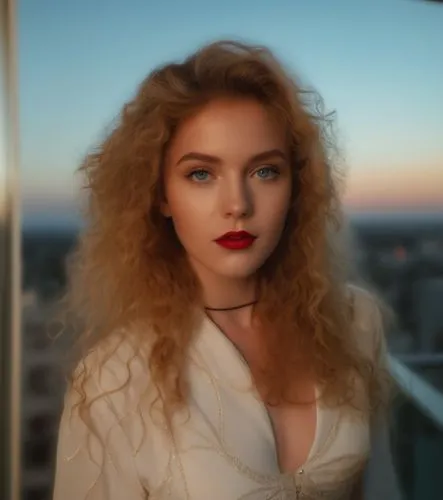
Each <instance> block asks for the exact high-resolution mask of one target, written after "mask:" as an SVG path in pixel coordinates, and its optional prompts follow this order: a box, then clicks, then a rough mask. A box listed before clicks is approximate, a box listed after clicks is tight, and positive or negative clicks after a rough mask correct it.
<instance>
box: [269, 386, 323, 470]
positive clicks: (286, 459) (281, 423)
mask: <svg viewBox="0 0 443 500" xmlns="http://www.w3.org/2000/svg"><path fill="white" fill-rule="evenodd" d="M312 392H313V393H314V401H312V402H309V403H305V404H299V405H284V406H283V405H281V406H269V405H266V409H267V412H268V415H269V420H270V424H271V427H272V430H273V435H274V441H275V451H276V455H277V459H278V465H279V469H280V471H281V472H283V473H287V472H289V473H291V472H295V471H298V470H299V469H301V468H302V467H303V465H304V464H305V463H306V462H307V461H308V459H309V457H310V455H311V450H312V448H313V445H314V442H315V438H316V430H317V403H316V402H315V390H314V389H312Z"/></svg>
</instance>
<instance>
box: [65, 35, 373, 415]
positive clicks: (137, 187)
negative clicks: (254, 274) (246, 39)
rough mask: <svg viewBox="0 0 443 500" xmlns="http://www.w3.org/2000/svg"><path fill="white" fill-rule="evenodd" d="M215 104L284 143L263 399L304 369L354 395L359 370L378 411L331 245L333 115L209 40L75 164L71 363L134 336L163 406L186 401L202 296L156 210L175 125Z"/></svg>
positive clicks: (278, 73)
mask: <svg viewBox="0 0 443 500" xmlns="http://www.w3.org/2000/svg"><path fill="white" fill-rule="evenodd" d="M223 96H225V97H227V96H228V97H237V98H239V99H241V98H253V99H256V100H257V101H258V102H260V103H262V104H263V105H264V106H266V107H267V108H268V109H270V110H271V111H272V112H274V113H276V114H277V116H278V117H279V120H280V122H281V123H284V124H285V125H286V130H287V133H288V137H289V140H290V146H291V155H292V168H293V172H294V175H293V178H294V185H293V196H292V203H291V206H290V210H289V213H288V216H287V222H286V226H285V230H284V233H283V236H282V238H281V241H280V242H279V244H278V246H277V248H276V250H275V252H274V253H273V255H271V257H270V258H269V259H268V261H267V262H266V263H265V265H264V266H263V268H262V269H260V270H259V299H260V300H259V303H258V305H257V308H256V310H255V314H256V315H257V317H258V318H260V321H261V322H262V323H264V324H266V325H268V326H269V327H270V328H272V331H273V332H275V333H273V335H268V336H267V338H266V339H265V340H266V342H267V349H268V353H269V354H270V356H269V359H270V361H269V366H267V371H266V376H265V378H264V380H265V381H266V394H267V399H268V400H269V401H270V402H271V401H274V402H279V401H282V400H284V399H285V398H286V397H287V394H286V392H287V391H286V389H287V381H288V380H296V379H297V375H299V371H300V369H301V366H303V365H302V364H301V361H303V360H305V361H306V360H308V364H309V368H310V370H312V372H313V374H314V376H315V378H316V380H317V381H318V382H319V383H320V384H322V385H323V386H324V387H325V391H324V394H323V398H324V399H325V400H327V401H329V402H331V403H334V404H342V403H343V401H344V400H346V398H348V397H349V399H352V392H353V387H354V384H353V382H352V377H350V374H351V373H357V374H358V375H359V376H360V377H361V379H362V380H363V381H364V384H365V387H366V389H367V391H366V393H367V394H368V395H369V400H370V402H371V406H376V405H377V404H378V403H379V402H380V401H381V399H382V396H381V394H382V391H381V390H380V389H381V386H382V382H381V380H380V377H379V372H378V370H377V369H376V367H375V366H374V362H373V361H371V360H370V359H368V358H367V357H365V356H363V355H362V354H361V352H360V351H359V350H358V349H357V347H356V344H355V342H354V339H353V335H352V315H351V314H350V304H351V300H350V294H349V288H348V287H347V276H348V271H349V269H348V267H347V265H346V256H345V255H344V253H343V251H342V250H343V249H340V244H339V243H340V241H339V235H340V224H341V222H342V219H343V216H342V211H341V205H340V199H339V198H340V193H339V189H338V186H340V182H341V179H342V172H341V171H340V169H339V165H338V162H337V161H336V159H337V155H336V153H337V150H336V148H335V147H334V142H333V141H332V140H331V137H332V136H331V134H330V133H329V132H330V125H331V116H330V115H327V114H325V113H324V112H323V106H322V101H321V99H320V98H319V96H318V95H317V94H316V93H315V92H314V91H312V90H303V89H302V88H301V85H299V84H298V83H297V81H296V79H295V78H293V77H291V76H289V74H288V73H287V72H286V71H285V70H284V68H283V66H282V64H281V63H280V62H279V61H278V60H277V59H276V58H275V57H274V56H273V55H272V53H271V52H270V51H269V50H268V49H266V48H264V47H257V46H249V45H246V44H243V43H238V42H234V41H220V42H216V43H211V44H209V45H207V46H204V47H203V48H201V49H200V50H198V51H197V52H196V53H194V54H192V55H191V56H190V57H188V58H187V59H185V60H184V62H181V63H174V64H167V65H165V66H162V67H160V68H158V69H156V70H154V71H153V72H152V73H151V74H150V75H149V76H148V77H147V78H146V79H145V80H144V81H143V82H142V84H141V85H140V87H139V89H138V92H137V93H136V95H135V97H134V98H133V99H132V100H131V101H130V102H129V103H127V104H126V105H125V106H124V107H123V110H122V112H121V115H120V117H119V121H118V124H117V126H116V127H115V128H114V129H113V130H112V131H111V132H110V133H109V135H108V136H107V137H106V139H105V140H104V141H103V143H102V144H101V145H100V146H99V147H98V149H97V150H95V151H93V152H92V153H91V154H89V155H88V156H87V157H86V159H85V161H84V163H83V164H82V166H81V167H80V172H81V174H83V176H84V178H85V181H86V182H85V188H86V190H87V192H88V204H87V207H86V219H87V222H88V224H87V227H86V229H85V230H84V232H83V234H82V235H81V238H80V240H79V244H78V248H77V249H76V252H75V254H74V255H73V256H72V259H71V263H70V283H69V287H68V294H67V300H68V310H69V313H72V316H71V320H70V321H71V322H72V321H74V325H75V326H76V327H77V328H80V330H81V334H80V336H79V342H80V345H81V347H82V351H81V355H82V356H83V357H84V356H85V355H86V353H87V352H90V351H91V350H93V349H94V347H95V346H97V345H98V344H99V343H100V342H102V341H103V340H106V339H107V338H109V337H110V336H111V335H114V336H115V335H116V334H117V335H120V337H121V340H122V341H124V340H125V335H127V333H125V332H129V331H130V332H131V336H132V337H131V338H135V339H136V342H137V349H138V352H139V353H140V355H141V354H142V353H144V352H145V353H149V355H147V359H146V362H147V363H149V367H150V373H151V376H152V381H153V383H154V384H155V385H156V387H158V388H159V389H160V391H161V393H162V395H163V398H164V401H165V402H166V403H167V405H169V406H170V407H171V408H172V407H177V406H180V405H184V404H185V401H186V390H187V386H186V380H185V378H184V368H185V366H186V360H187V350H188V347H189V345H190V342H191V340H192V338H193V332H194V331H195V329H196V326H197V321H198V318H197V316H196V314H194V312H195V311H196V310H198V308H199V306H200V301H201V291H200V287H199V284H198V282H197V280H196V277H195V275H194V273H193V272H192V270H191V268H190V266H189V264H188V263H187V260H186V258H185V255H184V250H183V248H182V247H181V245H180V243H179V241H178V239H177V237H176V236H175V234H174V230H173V228H172V225H171V224H170V221H168V220H167V219H166V218H165V217H163V216H162V215H161V213H160V204H161V201H162V196H163V190H162V163H163V157H164V154H165V151H166V150H167V148H168V145H169V143H170V141H171V138H172V137H173V136H174V132H175V131H176V130H177V127H179V126H180V123H181V122H182V121H183V120H184V119H186V117H188V116H190V115H191V114H193V113H195V112H197V111H198V110H199V109H201V108H202V107H203V106H205V104H207V103H208V102H209V101H210V100H212V99H215V98H218V97H223ZM148 344H149V349H146V350H145V347H146V346H147V345H148ZM103 362H105V361H103ZM99 368H100V367H97V366H92V367H91V366H89V365H86V364H84V365H83V368H82V369H81V370H76V371H74V372H73V373H74V374H73V376H72V385H73V387H74V388H75V389H76V390H77V391H78V392H79V393H80V394H83V396H84V397H83V399H82V402H81V403H80V405H84V406H85V408H86V407H87V406H88V401H87V398H86V396H85V392H84V387H85V384H86V383H87V381H88V379H89V378H90V377H92V376H93V374H94V371H95V370H97V369H99ZM130 379H131V374H130V371H128V380H127V383H129V382H130Z"/></svg>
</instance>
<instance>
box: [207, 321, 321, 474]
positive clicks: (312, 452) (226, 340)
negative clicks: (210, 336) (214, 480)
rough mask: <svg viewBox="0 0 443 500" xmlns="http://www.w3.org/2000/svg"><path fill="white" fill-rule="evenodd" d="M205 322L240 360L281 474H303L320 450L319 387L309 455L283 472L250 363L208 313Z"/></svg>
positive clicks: (316, 395) (270, 420)
mask: <svg viewBox="0 0 443 500" xmlns="http://www.w3.org/2000/svg"><path fill="white" fill-rule="evenodd" d="M203 322H204V323H206V324H207V325H208V328H209V329H210V330H212V331H213V332H214V334H215V335H217V337H218V338H220V339H221V340H222V342H223V343H224V345H225V346H226V347H227V349H228V350H229V351H230V352H231V353H232V355H233V356H234V357H235V358H236V359H237V360H238V362H239V363H238V364H239V366H240V367H241V369H242V372H243V373H244V375H245V377H246V378H247V380H248V383H250V387H251V389H252V391H253V393H254V394H252V397H253V398H254V400H256V402H257V405H258V408H259V409H260V411H261V412H262V414H263V417H264V419H265V421H266V424H267V427H268V429H269V432H270V435H271V436H272V442H273V448H274V452H275V457H276V461H277V467H278V471H279V474H280V475H282V476H291V475H294V474H298V473H300V472H303V471H304V470H305V469H307V468H308V467H309V464H310V462H311V460H312V459H313V457H314V455H315V453H316V451H317V448H318V441H319V437H320V428H321V418H322V411H321V408H320V405H319V388H318V386H317V385H315V386H314V392H315V432H314V438H313V440H312V443H311V446H310V449H309V453H308V455H307V457H306V458H305V460H304V461H303V463H302V464H301V465H300V466H299V467H298V468H297V469H296V470H293V471H283V470H282V469H281V465H280V463H279V458H278V457H279V455H278V451H279V450H278V442H277V437H276V433H275V429H274V424H273V420H272V417H271V415H270V413H269V410H268V408H267V407H266V404H265V403H264V401H263V399H262V397H261V395H260V394H259V392H258V390H257V388H256V386H255V384H254V381H253V379H252V373H251V369H250V367H249V364H248V362H247V361H246V359H245V357H244V356H243V354H242V353H241V352H240V350H239V349H238V348H237V346H236V345H235V344H234V343H233V342H232V341H231V340H230V339H229V337H228V336H227V335H226V334H225V333H224V332H223V330H222V329H221V328H220V327H219V326H218V325H217V323H215V321H214V320H212V319H211V318H210V317H209V316H208V315H207V314H206V313H203Z"/></svg>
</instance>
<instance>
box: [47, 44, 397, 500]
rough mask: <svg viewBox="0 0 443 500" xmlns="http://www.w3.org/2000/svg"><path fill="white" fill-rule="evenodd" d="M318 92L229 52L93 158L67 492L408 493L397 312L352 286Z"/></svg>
mask: <svg viewBox="0 0 443 500" xmlns="http://www.w3.org/2000/svg"><path fill="white" fill-rule="evenodd" d="M312 95H313V94H311V93H309V92H306V91H302V89H301V88H300V87H299V86H298V85H297V83H296V82H295V81H294V80H293V79H291V78H290V77H289V76H288V75H287V74H286V73H285V71H284V70H283V68H282V67H281V65H280V64H279V63H278V62H277V61H276V60H275V58H274V57H273V56H272V55H271V54H270V52H269V51H267V50H266V49H263V48H256V47H249V46H246V45H243V44H239V43H235V42H219V43H214V44H211V45H208V46H206V47H204V48H202V49H201V50H199V51H198V52H197V53H195V54H193V55H191V56H190V57H189V58H188V59H186V60H185V61H184V62H183V63H180V64H168V65H166V66H164V67H162V68H160V69H157V70H156V71H154V72H153V73H152V74H151V75H150V76H149V77H148V78H147V79H146V80H145V81H144V82H143V83H142V85H141V86H140V88H139V91H138V93H137V95H136V97H135V99H134V100H133V101H131V102H130V103H129V104H127V105H126V106H125V107H124V109H123V111H122V114H121V118H120V122H119V124H118V126H117V127H116V128H115V130H113V131H112V132H111V133H110V135H109V137H107V139H106V140H105V141H104V143H103V144H102V145H101V147H100V148H99V149H98V151H97V152H94V153H92V154H91V155H89V156H88V157H87V159H86V161H85V163H84V165H83V167H82V169H81V170H82V172H83V174H84V175H85V178H86V187H87V189H88V190H89V200H90V202H89V205H88V211H87V216H88V220H89V224H88V226H87V230H86V231H85V233H84V234H83V236H82V238H81V239H80V244H79V248H78V251H77V254H76V258H75V259H74V260H73V263H72V269H71V283H70V289H69V298H70V308H71V309H70V310H71V312H73V313H75V317H76V318H77V319H79V320H80V321H81V327H82V336H81V338H80V340H81V346H82V354H81V355H82V357H81V361H80V362H79V364H78V365H77V368H76V369H75V370H74V371H73V376H72V380H71V383H70V386H69V390H68V392H67V395H66V400H65V409H64V413H63V417H62V421H61V426H60V435H59V445H58V455H57V471H56V480H55V493H54V499H56V500H71V499H72V500H74V499H75V500H83V499H86V498H88V499H91V500H98V499H111V500H121V499H124V498H128V499H131V500H132V499H141V498H148V497H149V498H150V499H162V500H163V499H166V498H173V499H192V500H194V499H195V500H203V499H204V500H208V499H214V500H216V499H220V500H221V499H223V500H227V499H265V498H272V499H295V498H306V499H312V498H315V499H317V498H327V499H362V498H367V495H366V496H364V495H365V493H364V492H365V491H368V490H367V488H366V486H365V484H366V483H365V481H364V477H365V476H366V478H369V479H368V480H367V482H369V483H370V484H369V487H371V488H372V489H374V488H373V487H375V490H376V491H374V495H375V497H374V498H377V499H383V498H386V499H388V498H389V499H390V500H392V499H394V498H395V493H394V492H393V491H394V490H393V489H392V488H393V487H394V486H395V481H394V476H393V473H392V466H391V463H390V460H389V447H388V443H387V437H386V436H387V435H386V426H385V425H384V424H383V422H384V421H385V418H384V413H385V410H384V408H385V406H386V404H385V403H386V390H385V389H386V383H385V380H386V373H385V368H384V363H385V348H384V341H383V334H382V327H381V320H380V314H379V309H378V308H377V306H376V302H375V301H374V299H373V298H372V297H371V295H369V294H368V293H366V292H364V291H363V290H360V289H358V288H355V287H352V286H350V285H349V284H348V283H347V282H346V276H347V269H346V266H345V265H344V264H345V260H344V257H343V255H342V256H340V255H339V252H338V249H339V247H340V245H338V244H337V241H336V240H337V236H338V234H339V224H338V223H339V222H340V220H341V212H340V203H339V200H338V197H337V191H336V186H335V184H334V182H335V179H334V172H333V165H332V155H331V154H330V153H331V151H330V148H331V145H330V144H328V142H327V138H326V135H325V134H324V132H325V131H326V127H325V125H327V119H325V118H323V117H322V116H321V115H318V114H316V113H315V109H310V106H309V99H310V98H311V97H312ZM371 443H374V445H373V446H372V448H371ZM376 452H377V455H376V456H374V453H376ZM374 459H376V460H377V461H378V462H379V461H380V460H386V464H387V466H385V467H383V472H384V474H385V477H384V478H383V479H382V480H381V479H380V477H377V475H376V474H374V471H372V472H371V470H372V466H371V463H373V462H374ZM371 474H372V476H371ZM393 495H394V496H393Z"/></svg>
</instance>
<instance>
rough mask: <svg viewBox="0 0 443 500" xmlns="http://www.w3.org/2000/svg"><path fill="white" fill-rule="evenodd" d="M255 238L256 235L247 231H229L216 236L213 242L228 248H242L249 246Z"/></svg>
mask: <svg viewBox="0 0 443 500" xmlns="http://www.w3.org/2000/svg"><path fill="white" fill-rule="evenodd" d="M255 239H256V237H255V236H253V235H252V234H250V233H248V232H247V231H230V232H229V233H226V234H224V235H223V236H220V238H217V239H216V240H215V242H216V243H217V244H218V245H220V246H222V247H223V248H227V249H229V250H243V249H245V248H248V247H250V246H251V245H252V244H253V243H254V241H255Z"/></svg>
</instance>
